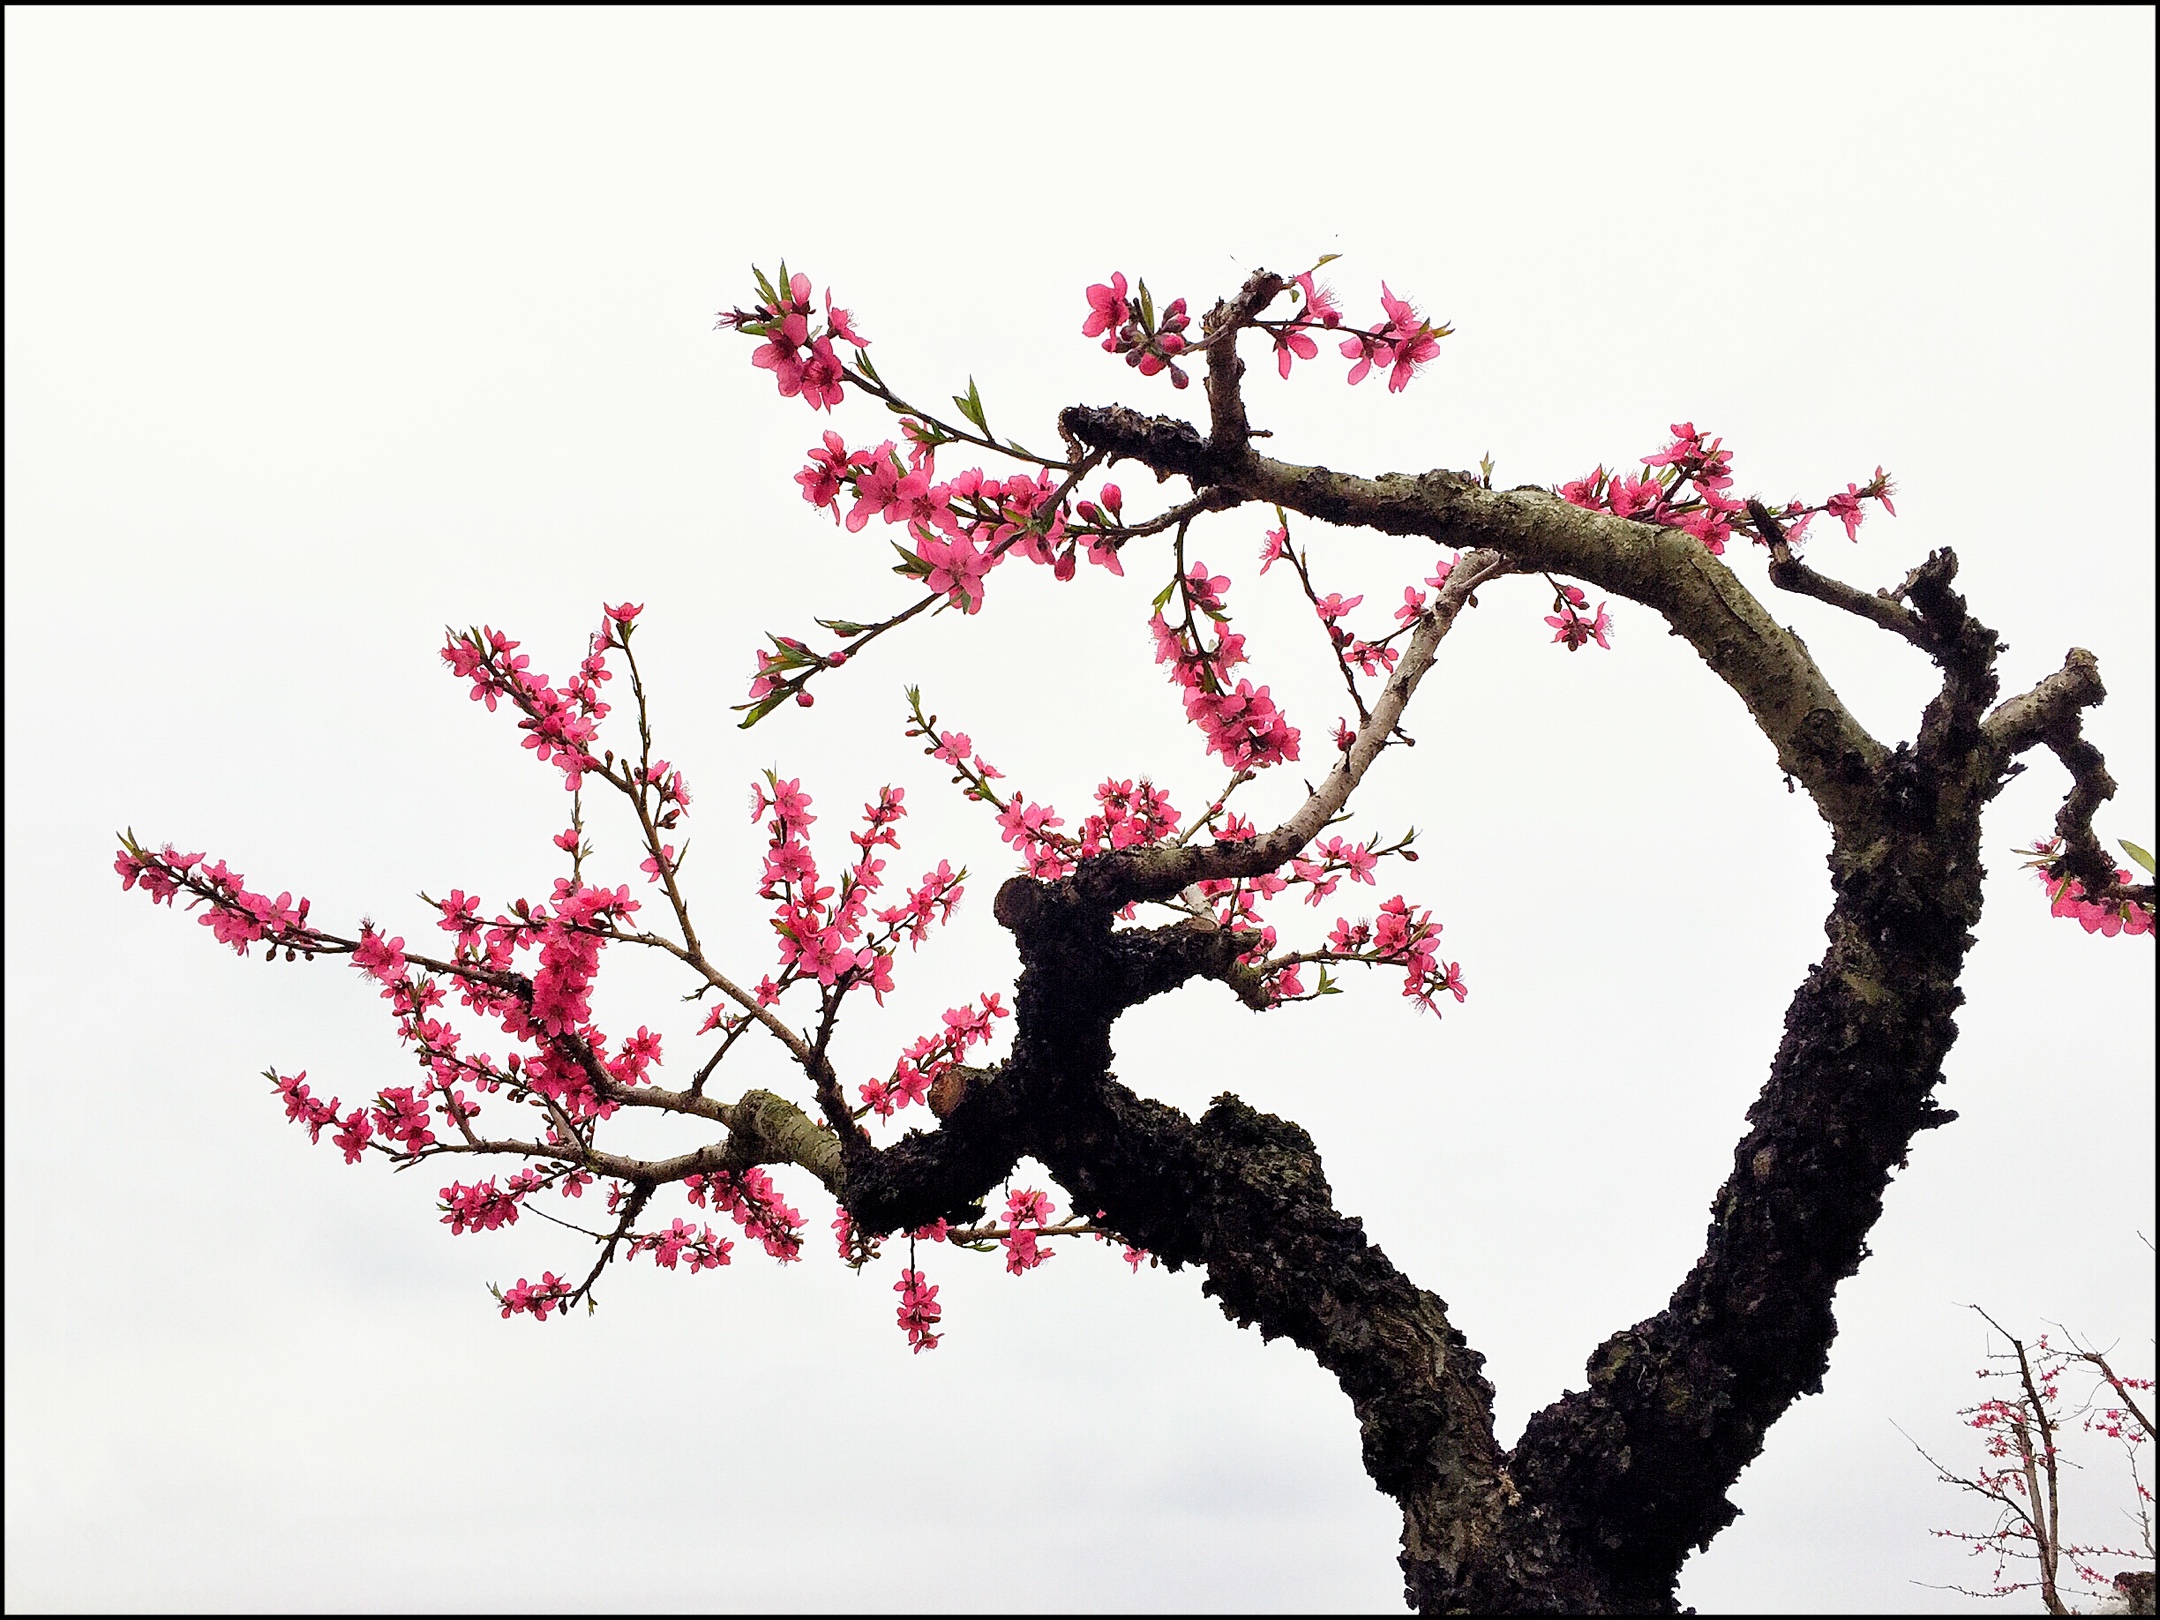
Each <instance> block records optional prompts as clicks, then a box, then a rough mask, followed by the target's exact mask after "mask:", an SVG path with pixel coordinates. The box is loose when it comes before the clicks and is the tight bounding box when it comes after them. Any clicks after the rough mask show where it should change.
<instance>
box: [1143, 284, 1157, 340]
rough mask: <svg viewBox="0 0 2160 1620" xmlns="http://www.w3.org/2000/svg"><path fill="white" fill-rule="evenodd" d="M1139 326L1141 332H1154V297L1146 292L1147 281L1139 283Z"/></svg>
mask: <svg viewBox="0 0 2160 1620" xmlns="http://www.w3.org/2000/svg"><path fill="white" fill-rule="evenodd" d="M1140 325H1141V327H1142V329H1143V330H1145V331H1149V332H1152V331H1154V330H1155V295H1154V294H1153V293H1151V292H1149V291H1148V290H1147V280H1146V278H1145V277H1143V278H1141V282H1140Z"/></svg>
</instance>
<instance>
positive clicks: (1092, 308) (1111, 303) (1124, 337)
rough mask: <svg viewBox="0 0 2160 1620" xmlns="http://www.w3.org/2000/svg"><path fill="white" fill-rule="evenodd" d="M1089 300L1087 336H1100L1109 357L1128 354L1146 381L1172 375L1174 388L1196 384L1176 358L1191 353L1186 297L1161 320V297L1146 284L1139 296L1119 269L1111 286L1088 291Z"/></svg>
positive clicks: (1172, 304) (1173, 301) (1168, 308)
mask: <svg viewBox="0 0 2160 1620" xmlns="http://www.w3.org/2000/svg"><path fill="white" fill-rule="evenodd" d="M1087 301H1088V312H1087V319H1086V320H1084V321H1083V322H1081V323H1080V335H1081V336H1082V337H1100V338H1101V339H1102V346H1103V353H1105V354H1122V355H1123V356H1124V357H1125V363H1126V364H1127V365H1128V366H1132V367H1133V368H1135V369H1136V370H1137V371H1138V372H1139V373H1140V375H1141V376H1143V377H1152V376H1154V375H1156V374H1157V373H1158V372H1162V371H1167V372H1169V373H1170V382H1171V385H1172V386H1173V387H1177V388H1183V387H1185V386H1187V385H1188V384H1189V383H1191V381H1192V379H1191V378H1190V377H1189V376H1187V375H1186V374H1185V368H1184V367H1183V366H1181V365H1179V364H1178V363H1177V359H1176V357H1177V356H1178V355H1181V354H1183V353H1184V352H1185V348H1186V339H1185V329H1186V327H1188V326H1190V325H1191V324H1192V317H1191V315H1190V314H1189V313H1188V312H1187V311H1186V307H1185V300H1184V299H1182V298H1173V299H1171V300H1170V302H1169V303H1167V304H1165V305H1164V306H1163V309H1162V315H1161V318H1160V319H1158V318H1157V316H1156V313H1155V295H1154V294H1152V293H1150V292H1149V291H1148V284H1147V283H1146V282H1145V281H1142V282H1141V283H1140V286H1139V289H1138V291H1137V292H1134V291H1132V290H1131V289H1129V288H1128V286H1127V284H1126V281H1125V274H1124V272H1123V271H1113V272H1111V276H1110V279H1109V280H1108V281H1107V282H1097V283H1096V284H1095V285H1093V286H1091V287H1089V288H1088V290H1087Z"/></svg>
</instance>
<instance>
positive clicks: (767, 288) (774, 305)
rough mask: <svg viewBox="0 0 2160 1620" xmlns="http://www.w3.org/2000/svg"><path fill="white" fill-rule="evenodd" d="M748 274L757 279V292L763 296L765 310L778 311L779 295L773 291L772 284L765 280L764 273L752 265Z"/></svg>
mask: <svg viewBox="0 0 2160 1620" xmlns="http://www.w3.org/2000/svg"><path fill="white" fill-rule="evenodd" d="M750 273H751V274H752V275H753V276H756V277H757V285H758V291H759V292H760V293H762V294H763V295H764V304H765V307H766V308H767V309H778V308H779V307H780V295H779V294H778V293H776V292H774V291H773V285H772V283H771V282H769V281H767V280H766V279H765V272H764V271H762V270H760V269H759V268H758V267H757V266H756V265H754V264H753V265H752V266H751V267H750Z"/></svg>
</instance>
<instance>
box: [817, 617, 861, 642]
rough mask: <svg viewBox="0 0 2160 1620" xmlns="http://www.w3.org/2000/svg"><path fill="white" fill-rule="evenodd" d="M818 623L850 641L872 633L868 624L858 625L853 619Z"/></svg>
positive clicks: (829, 620)
mask: <svg viewBox="0 0 2160 1620" xmlns="http://www.w3.org/2000/svg"><path fill="white" fill-rule="evenodd" d="M818 623H819V624H822V625H823V626H824V627H825V628H826V629H828V630H830V631H831V632H832V633H833V634H834V635H836V636H843V637H845V638H846V639H848V640H850V641H852V640H854V639H855V638H856V637H857V636H861V635H867V634H869V631H870V627H869V626H868V625H867V624H857V623H856V622H855V621H854V620H853V619H820V620H818Z"/></svg>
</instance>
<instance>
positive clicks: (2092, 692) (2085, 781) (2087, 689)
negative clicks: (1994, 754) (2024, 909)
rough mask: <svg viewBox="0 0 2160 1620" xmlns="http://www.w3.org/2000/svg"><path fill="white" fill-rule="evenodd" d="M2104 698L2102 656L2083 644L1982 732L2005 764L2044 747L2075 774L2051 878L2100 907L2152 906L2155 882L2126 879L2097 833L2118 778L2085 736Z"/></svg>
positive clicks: (2060, 820) (2059, 819) (2060, 818)
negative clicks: (2068, 882)
mask: <svg viewBox="0 0 2160 1620" xmlns="http://www.w3.org/2000/svg"><path fill="white" fill-rule="evenodd" d="M2106 697H2107V688H2106V687H2105V686H2103V685H2102V684H2101V681H2100V661H2099V659H2097V658H2095V657H2094V656H2093V655H2092V654H2091V653H2089V652H2087V651H2086V650H2085V649H2084V648H2083V647H2072V648H2071V649H2070V651H2069V653H2068V655H2067V656H2066V657H2065V658H2064V659H2063V667H2062V668H2061V669H2059V670H2057V671H2056V672H2055V673H2054V674H2052V675H2050V676H2048V677H2047V678H2046V679H2045V680H2043V681H2041V682H2039V683H2038V684H2037V685H2035V686H2034V687H2033V688H2032V690H2030V691H2028V692H2020V693H2019V694H2018V695H2017V696H2016V697H2014V698H2010V699H2008V700H2007V701H2005V702H2004V703H2003V704H2002V705H2001V706H1999V707H1998V708H1997V709H1996V710H1995V712H1994V713H1992V714H1990V715H1989V716H1988V717H1987V719H1986V720H1985V721H1984V722H1983V723H1982V730H1983V732H1984V733H1985V735H1986V736H1987V738H1988V741H1989V742H1990V743H1991V744H1993V745H1994V747H1995V748H1997V749H1998V750H1999V751H2000V752H2001V755H2002V758H2003V760H2004V762H2005V763H2007V762H2008V761H2009V760H2010V759H2011V758H2013V757H2014V756H2016V755H2018V754H2022V753H2024V752H2026V751H2027V750H2029V749H2032V748H2035V747H2039V746H2043V745H2044V746H2045V747H2047V748H2048V749H2049V750H2050V751H2051V752H2052V753H2053V754H2054V755H2055V757H2056V758H2057V759H2059V760H2060V761H2062V766H2063V769H2064V770H2066V771H2068V772H2069V773H2070V791H2069V792H2068V793H2067V794H2065V795H2064V797H2063V803H2062V809H2060V810H2059V811H2057V812H2056V815H2055V836H2056V837H2057V838H2059V839H2061V840H2062V844H2063V853H2062V857H2061V859H2060V860H2059V861H2057V862H2056V864H2055V865H2054V866H2053V867H2052V868H2050V871H2051V873H2052V875H2053V876H2055V877H2057V878H2063V877H2072V878H2075V879H2077V881H2078V886H2079V887H2080V888H2082V889H2083V890H2084V891H2085V896H2086V898H2087V899H2089V900H2091V901H2093V902H2095V903H2096V904H2100V905H2109V904H2118V903H2120V904H2129V905H2135V906H2142V907H2143V908H2144V909H2145V910H2147V911H2151V910H2152V909H2153V907H2154V900H2155V891H2154V886H2153V885H2152V884H2150V883H2124V882H2122V881H2120V880H2119V879H2118V878H2117V877H2116V875H2115V874H2116V872H2117V871H2118V870H2119V869H2118V868H2117V866H2116V865H2115V858H2114V857H2113V856H2112V855H2110V854H2109V853H2108V852H2107V848H2106V846H2105V845H2103V844H2102V843H2101V842H2100V840H2099V838H2098V837H2097V836H2096V835H2095V834H2094V832H2093V830H2092V818H2093V816H2094V814H2095V813H2097V812H2098V810H2099V808H2100V806H2101V805H2103V804H2105V803H2106V802H2107V801H2108V800H2109V799H2112V798H2113V797H2114V796H2115V778H2114V777H2112V776H2110V775H2109V774H2108V768H2107V760H2106V759H2105V757H2103V756H2102V754H2101V752H2100V750H2099V749H2098V748H2096V747H2094V746H2093V745H2092V744H2091V743H2090V742H2088V741H2086V739H2085V730H2084V728H2085V711H2086V710H2087V709H2090V708H2095V707H2097V706H2098V705H2099V704H2100V703H2101V702H2102V701H2103V700H2104V699H2105V698H2106Z"/></svg>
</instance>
